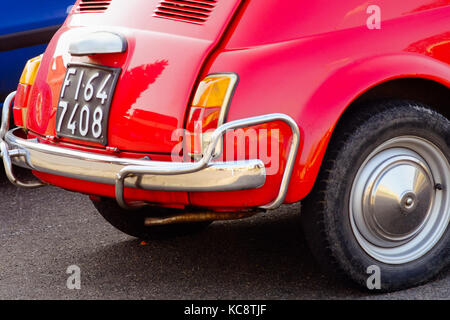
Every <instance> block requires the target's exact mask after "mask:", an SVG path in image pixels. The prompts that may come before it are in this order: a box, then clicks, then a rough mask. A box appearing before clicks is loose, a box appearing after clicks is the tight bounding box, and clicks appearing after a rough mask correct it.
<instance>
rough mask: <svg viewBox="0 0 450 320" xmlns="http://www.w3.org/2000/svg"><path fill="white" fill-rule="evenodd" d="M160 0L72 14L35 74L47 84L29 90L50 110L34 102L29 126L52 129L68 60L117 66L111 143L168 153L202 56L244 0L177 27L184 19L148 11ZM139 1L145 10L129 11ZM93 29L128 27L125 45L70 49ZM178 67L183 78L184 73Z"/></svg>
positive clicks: (46, 132)
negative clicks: (96, 50) (85, 51)
mask: <svg viewBox="0 0 450 320" xmlns="http://www.w3.org/2000/svg"><path fill="white" fill-rule="evenodd" d="M158 3H159V1H157V0H152V1H147V0H133V1H127V2H121V1H115V2H111V5H110V7H109V8H108V10H109V11H108V14H103V13H78V14H73V15H72V16H71V17H70V18H69V19H68V21H67V23H66V24H65V26H64V28H62V29H61V30H60V32H58V34H57V35H56V36H55V38H54V39H53V41H52V42H51V43H50V45H49V48H48V50H47V53H46V56H52V58H51V61H50V60H45V61H44V63H43V66H44V67H43V68H42V70H40V75H39V76H38V79H41V80H38V81H37V82H42V80H43V79H44V78H45V82H46V83H48V84H49V85H50V86H49V87H47V88H46V89H44V88H41V89H42V90H41V89H40V90H38V91H39V92H38V91H35V94H33V93H32V96H31V99H37V100H38V99H40V98H41V97H42V99H44V101H43V104H47V103H50V102H48V101H51V104H52V106H53V110H52V111H51V112H50V110H49V109H48V108H40V107H39V103H34V104H32V107H31V110H30V113H31V115H30V117H29V119H30V120H29V123H28V128H30V130H32V131H33V132H36V133H39V134H41V135H44V136H47V135H50V136H55V126H54V124H55V116H56V108H57V103H58V97H59V91H60V88H61V83H62V80H63V78H64V73H65V70H66V66H67V63H69V62H84V63H89V64H98V65H106V66H110V67H117V66H119V67H121V68H122V73H121V75H120V79H119V82H118V85H117V88H116V92H115V95H114V101H113V104H112V106H111V113H110V124H114V125H110V126H109V129H108V141H109V147H114V148H118V149H120V150H125V151H138V152H157V153H170V152H171V150H172V149H173V148H174V146H175V145H176V144H177V143H178V142H179V141H178V140H173V139H172V132H173V131H174V130H176V129H177V128H182V127H183V125H184V118H185V112H186V106H187V105H188V104H189V100H190V98H191V92H192V90H193V87H194V84H195V83H196V81H197V77H198V74H199V72H200V70H201V67H202V64H203V61H204V60H205V58H206V57H207V56H208V54H209V53H210V52H211V50H212V49H213V48H214V47H215V45H216V44H217V42H218V41H219V39H220V38H221V35H222V33H223V32H224V29H225V26H226V25H227V24H228V21H229V20H230V19H231V17H232V16H233V13H234V11H235V10H236V9H237V7H238V5H239V1H225V2H219V3H217V6H216V8H215V10H214V12H213V14H212V15H211V17H210V19H209V20H208V21H207V22H206V23H205V24H204V25H202V26H198V25H195V24H190V23H184V27H183V28H178V27H177V25H178V23H179V22H176V21H173V20H166V19H161V18H155V17H151V15H152V13H153V10H154V8H155V7H156V6H157V4H158ZM77 5H78V4H76V5H75V6H77ZM136 7H140V8H143V9H142V14H141V15H138V16H136V17H134V18H133V19H127V18H126V17H129V16H132V15H134V14H135V13H136V12H135V11H136V10H135V9H133V8H136ZM96 30H112V31H115V32H118V33H121V34H124V35H125V36H126V38H127V41H128V50H127V52H126V53H124V54H116V55H108V56H106V55H94V56H89V57H71V56H70V55H69V54H68V47H69V45H70V43H71V42H72V41H74V39H77V38H78V37H80V36H81V35H82V34H83V33H88V32H95V31H96ZM148 44H151V46H149V45H148ZM46 59H48V57H47V58H46ZM45 68H46V69H47V70H46V69H45ZM181 75H182V77H183V81H179V79H180V76H181ZM44 86H45V85H44ZM162 93H164V94H162ZM47 98H48V99H50V100H46V99H47ZM39 113H40V114H39ZM130 128H134V129H133V130H129V129H130ZM63 140H64V141H73V140H71V139H67V138H66V139H63ZM87 145H91V146H98V145H96V144H95V143H90V144H89V143H87Z"/></svg>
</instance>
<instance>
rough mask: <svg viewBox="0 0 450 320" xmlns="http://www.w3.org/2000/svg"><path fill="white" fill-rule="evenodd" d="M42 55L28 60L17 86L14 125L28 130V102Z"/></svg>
mask: <svg viewBox="0 0 450 320" xmlns="http://www.w3.org/2000/svg"><path fill="white" fill-rule="evenodd" d="M41 60H42V55H40V56H38V57H35V58H33V59H30V60H28V62H27V64H26V65H25V68H24V69H23V72H22V76H21V77H20V80H19V85H18V86H17V93H16V97H15V99H14V107H13V115H14V123H15V125H16V126H18V127H22V128H24V129H26V125H27V121H26V118H27V108H28V100H29V96H30V92H31V88H32V87H33V84H34V81H35V80H36V75H37V72H38V70H39V66H40V65H41Z"/></svg>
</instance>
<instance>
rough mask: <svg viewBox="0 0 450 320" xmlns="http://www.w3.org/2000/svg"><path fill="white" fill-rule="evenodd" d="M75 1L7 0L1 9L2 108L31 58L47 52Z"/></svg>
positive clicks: (0, 60) (0, 73)
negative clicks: (49, 44)
mask: <svg viewBox="0 0 450 320" xmlns="http://www.w3.org/2000/svg"><path fill="white" fill-rule="evenodd" d="M74 2H75V0H39V1H36V0H22V1H5V3H2V5H1V8H0V107H1V106H2V105H3V101H4V99H5V98H6V96H7V95H8V94H9V93H10V92H11V91H14V90H16V88H17V83H18V82H19V78H20V75H21V73H22V70H23V67H24V66H25V63H26V62H27V61H28V59H30V58H32V57H35V56H37V55H40V54H41V53H43V52H44V51H45V48H46V46H47V43H48V42H49V41H50V39H51V38H52V36H53V34H54V33H55V32H56V31H57V30H58V28H59V27H60V26H61V25H62V23H63V22H64V20H65V18H66V16H67V13H68V12H69V11H70V9H71V7H72V5H73V4H74Z"/></svg>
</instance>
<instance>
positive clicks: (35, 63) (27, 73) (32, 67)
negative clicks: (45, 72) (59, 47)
mask: <svg viewBox="0 0 450 320" xmlns="http://www.w3.org/2000/svg"><path fill="white" fill-rule="evenodd" d="M41 61H42V54H41V55H40V56H37V57H34V58H33V59H30V60H28V62H27V64H26V65H25V68H24V69H23V72H22V76H21V77H20V80H19V82H20V83H21V84H27V85H30V86H32V85H33V84H34V81H35V80H36V75H37V73H38V70H39V66H40V65H41Z"/></svg>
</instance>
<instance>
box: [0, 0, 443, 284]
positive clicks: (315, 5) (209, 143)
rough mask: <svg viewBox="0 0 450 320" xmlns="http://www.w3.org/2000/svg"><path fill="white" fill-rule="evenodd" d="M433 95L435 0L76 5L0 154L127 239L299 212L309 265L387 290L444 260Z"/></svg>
mask: <svg viewBox="0 0 450 320" xmlns="http://www.w3.org/2000/svg"><path fill="white" fill-rule="evenodd" d="M449 86H450V1H448V0H399V1H391V0H373V1H361V0H345V1H325V0H317V1H304V0H284V1H279V0H265V1H261V0H258V1H256V0H254V1H245V0H128V1H120V0H78V1H77V3H76V4H75V6H74V8H73V9H72V12H71V14H70V15H69V17H68V18H67V20H66V22H65V24H64V25H63V27H62V28H61V29H60V30H59V31H58V33H57V34H56V35H55V37H54V38H53V40H52V41H51V43H50V45H49V47H48V49H47V50H46V52H45V54H43V56H40V57H37V58H35V59H32V60H30V62H29V63H28V64H27V66H26V68H25V70H24V73H23V75H22V78H21V81H20V84H19V86H18V90H17V92H16V93H12V94H11V95H10V96H9V97H8V98H7V100H6V101H5V105H6V106H11V105H12V104H13V105H14V106H13V116H14V121H15V124H16V126H17V128H15V129H12V130H10V128H9V127H8V124H9V121H8V119H9V118H10V115H9V109H10V108H8V107H5V108H4V109H3V110H4V115H3V119H2V120H3V123H2V128H1V132H0V137H1V139H2V140H1V152H2V153H1V154H2V157H3V161H4V166H5V170H6V173H7V176H8V178H9V179H10V181H11V182H12V183H14V184H16V185H19V186H23V187H38V186H41V185H45V184H51V185H55V186H59V187H61V188H65V189H68V190H72V191H76V192H81V193H84V194H87V195H89V196H90V199H91V200H92V201H93V203H94V205H95V207H96V208H97V209H98V211H99V212H100V213H101V214H102V215H103V216H104V217H105V218H106V220H108V221H109V222H110V223H111V224H112V225H114V226H115V227H117V228H118V229H120V230H122V231H123V232H125V233H128V234H130V235H133V236H136V237H142V238H152V237H159V236H167V235H177V234H180V233H187V232H191V231H195V230H200V229H202V228H204V227H206V226H207V225H208V224H209V223H210V222H211V221H214V220H225V219H238V218H244V217H248V216H251V215H253V214H255V213H258V212H261V211H267V212H266V213H265V214H270V211H269V210H272V209H275V208H277V207H279V206H280V205H282V204H288V203H295V202H298V201H300V200H303V204H304V206H303V209H302V212H301V220H302V221H301V223H302V226H303V229H304V233H305V235H306V238H307V240H308V242H309V245H310V247H311V249H312V251H313V252H314V254H315V256H316V258H317V260H318V261H319V262H320V264H321V265H323V266H324V267H325V268H328V270H330V269H331V270H333V272H334V273H338V274H343V275H345V276H347V277H349V278H351V279H353V280H354V281H356V282H357V283H359V284H360V285H362V286H364V287H365V286H366V285H368V286H369V288H371V286H372V287H377V284H376V281H375V282H373V283H371V282H370V281H372V280H373V279H375V278H372V280H371V279H370V278H371V275H375V274H372V273H371V272H376V271H379V272H380V275H381V289H382V290H395V289H399V288H405V287H408V286H412V285H417V284H420V283H423V282H424V281H427V280H429V279H431V278H432V277H434V276H436V275H437V274H438V273H439V272H440V271H441V270H443V269H444V268H447V267H448V265H449V261H450V231H449V222H450V121H449V119H450V103H449V102H450V91H449ZM13 101H14V102H13ZM12 164H15V165H19V166H22V167H25V168H29V169H32V170H33V172H34V174H35V176H36V177H37V178H39V181H37V182H23V181H19V180H18V179H17V178H16V177H15V175H14V172H13V166H12ZM49 205H51V204H49ZM299 214H300V212H299ZM274 241H276V239H274ZM378 287H379V285H378Z"/></svg>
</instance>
